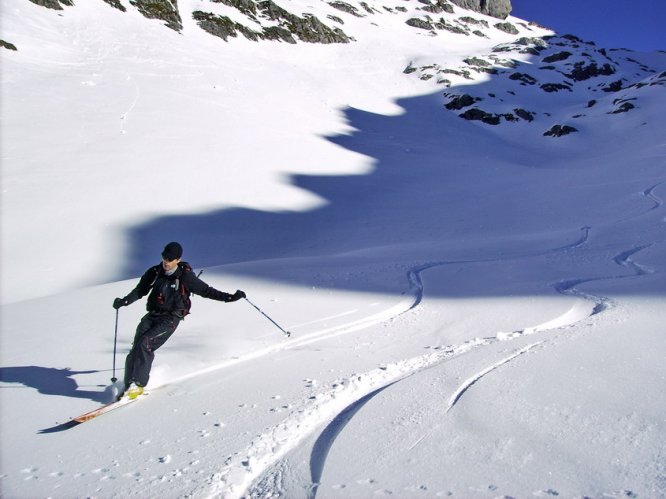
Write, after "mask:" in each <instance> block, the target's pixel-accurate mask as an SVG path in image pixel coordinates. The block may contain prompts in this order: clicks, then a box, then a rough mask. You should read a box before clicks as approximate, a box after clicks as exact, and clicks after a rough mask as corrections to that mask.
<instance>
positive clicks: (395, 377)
mask: <svg viewBox="0 0 666 499" xmlns="http://www.w3.org/2000/svg"><path fill="white" fill-rule="evenodd" d="M658 185H659V184H658ZM655 187H656V186H654V187H652V188H650V189H648V190H647V191H645V192H646V197H650V198H651V199H653V200H654V201H655V202H656V200H657V199H658V198H656V196H654V194H653V190H654V188H655ZM659 206H661V204H660V205H659ZM591 230H592V228H591V227H587V226H586V227H583V228H582V229H581V231H582V236H581V237H580V238H579V239H578V240H577V241H575V242H573V243H571V244H568V245H565V246H562V247H557V248H553V249H550V250H547V251H545V252H542V253H539V255H547V254H554V253H557V252H562V251H571V250H574V249H577V248H580V247H581V246H583V245H585V244H586V243H587V242H588V240H589V237H590V232H591ZM650 246H651V245H650V244H648V245H643V246H638V247H634V248H631V249H629V250H626V251H623V252H621V253H619V254H618V255H616V256H615V257H613V259H612V260H613V262H614V263H616V264H617V265H619V266H622V267H625V268H628V269H629V270H631V271H632V274H629V275H613V276H605V277H595V278H587V279H585V278H581V279H576V280H568V281H561V282H558V283H556V284H554V289H555V290H556V291H557V292H558V293H561V294H565V295H570V296H575V297H578V298H580V301H579V302H577V303H576V304H574V305H573V306H572V308H571V309H570V310H569V311H567V312H566V313H564V314H563V315H561V316H559V317H556V318H554V319H552V320H550V321H547V322H545V323H543V324H539V325H536V326H533V327H528V328H525V329H522V330H519V331H513V332H510V333H505V332H498V333H497V334H496V335H495V336H490V337H485V338H476V339H473V340H469V341H467V342H465V343H463V344H460V345H450V346H446V347H436V348H435V350H436V352H434V353H429V354H426V355H421V356H417V357H413V358H410V359H405V360H401V361H398V362H394V363H391V364H386V365H383V366H380V367H378V368H375V369H373V370H370V371H368V372H365V373H362V374H353V375H351V376H349V377H347V378H344V379H341V380H339V381H337V382H335V383H333V384H332V385H331V388H330V389H329V390H327V391H324V392H321V393H319V394H317V395H316V396H314V397H311V398H310V399H308V400H306V401H303V403H302V404H300V405H299V406H298V407H296V408H295V410H294V411H293V412H292V413H291V414H290V415H289V416H288V417H287V418H286V419H284V420H283V421H282V422H281V423H280V424H278V425H277V426H274V427H273V428H270V429H268V430H267V431H265V432H264V433H262V434H261V435H259V436H257V437H256V438H255V439H254V440H253V441H252V442H251V443H250V444H249V446H248V447H247V448H246V449H245V450H244V451H242V452H239V453H236V454H234V455H232V456H229V457H228V458H227V460H226V462H225V465H224V467H223V468H222V469H221V470H220V471H219V472H218V473H216V474H215V475H213V476H212V477H211V478H210V479H209V482H208V487H209V488H208V490H207V492H206V495H208V496H210V497H241V496H243V495H244V494H246V493H248V490H251V487H252V486H253V484H254V485H257V484H260V483H261V482H264V483H271V484H272V488H271V491H272V493H275V492H276V491H275V488H274V487H275V486H276V484H277V483H281V482H282V480H281V479H279V478H278V477H275V476H271V475H272V474H275V473H278V474H279V473H280V471H279V469H278V468H280V466H279V463H280V462H282V459H283V458H284V457H285V456H286V454H287V453H288V452H290V451H291V450H293V449H295V448H296V447H297V446H298V445H299V444H300V442H302V441H303V440H304V439H305V438H306V437H308V436H309V435H311V434H312V433H314V432H315V431H317V430H319V429H320V428H321V427H322V425H325V424H326V422H327V421H328V422H329V424H328V425H326V426H325V427H324V430H323V431H322V432H321V433H320V436H319V437H318V438H317V440H316V442H315V445H314V448H313V450H312V452H311V457H310V474H311V479H312V483H311V484H310V486H309V488H308V490H309V494H308V496H309V497H310V498H311V499H313V498H314V497H315V496H316V493H317V488H318V486H319V483H318V482H319V480H320V478H321V476H322V474H323V470H324V467H325V463H326V457H327V454H328V451H329V450H330V448H331V446H332V445H333V443H334V441H335V439H336V437H337V436H338V435H339V433H340V432H341V431H342V430H343V429H344V427H345V426H346V425H347V423H348V422H349V421H350V420H351V419H352V418H353V416H354V415H355V414H356V413H357V412H358V411H359V410H360V409H361V408H362V407H363V406H364V405H365V404H366V403H367V402H368V401H369V400H371V399H372V398H373V397H374V396H376V395H377V394H379V393H381V392H382V391H384V390H385V389H387V388H389V387H390V386H392V385H394V384H396V383H398V382H399V381H401V380H403V379H405V378H407V377H410V376H412V375H414V374H416V373H419V372H421V371H423V370H425V369H427V368H430V367H433V366H435V365H438V364H440V363H442V362H444V361H446V360H449V359H453V358H455V357H458V356H461V355H464V354H466V353H468V352H470V351H472V350H475V349H478V348H482V347H486V346H489V345H493V344H496V343H498V342H505V341H510V340H513V339H516V338H520V337H523V336H526V335H530V334H534V333H538V332H544V331H549V330H562V329H566V328H568V327H571V326H573V325H575V324H577V323H579V322H581V321H583V320H585V319H587V318H589V317H591V316H593V315H596V314H599V313H601V312H603V311H605V310H607V309H609V308H610V307H612V306H613V303H612V302H611V300H609V299H608V298H604V297H599V296H595V295H591V294H588V293H585V292H583V291H580V290H579V289H578V287H579V286H581V285H583V284H585V283H589V282H594V281H601V280H612V279H621V278H627V277H635V276H641V275H645V274H647V273H649V272H650V271H649V270H648V269H646V268H644V267H642V266H640V265H638V264H636V263H635V262H634V261H633V260H632V259H631V257H632V256H633V255H635V254H636V253H638V252H640V251H642V250H644V249H646V248H648V247H650ZM539 255H524V256H523V257H527V256H539ZM516 258H520V257H510V258H508V257H507V258H498V259H487V260H460V261H439V262H428V263H425V264H421V265H418V266H416V267H414V268H413V269H411V270H409V272H408V274H407V276H408V280H409V283H410V290H411V292H412V295H413V296H414V301H413V302H412V304H411V305H410V306H409V307H408V308H407V309H406V310H404V309H403V310H402V311H399V312H397V311H394V313H393V315H391V316H390V317H388V316H387V315H388V314H386V313H384V314H382V315H384V318H383V319H382V318H380V317H377V316H375V317H373V318H372V320H364V321H361V322H362V324H358V323H357V324H355V325H354V326H353V329H354V330H356V329H360V328H364V327H366V326H368V325H370V324H372V323H378V322H382V320H390V319H395V318H397V317H399V316H401V315H403V314H405V313H408V312H409V311H412V310H414V309H415V308H416V307H417V306H418V305H419V304H420V303H421V302H422V301H423V296H424V285H423V281H422V278H421V275H422V273H423V272H425V271H427V270H429V269H432V268H435V267H440V266H444V265H456V264H466V263H486V262H501V261H507V260H512V259H514V260H515V259H516ZM349 330H350V329H349V327H345V328H340V329H338V330H333V331H330V332H329V333H328V334H324V332H318V333H316V334H313V335H310V337H309V338H307V339H304V340H300V341H298V344H299V345H302V344H304V343H303V342H305V343H310V342H312V341H317V340H319V339H322V336H323V337H326V338H329V337H331V336H336V335H338V334H346V333H347V332H349ZM543 343H544V342H543V341H540V342H536V343H533V344H530V345H528V346H526V347H523V348H521V349H519V350H517V351H516V352H514V353H512V354H511V355H510V356H508V357H506V358H504V359H502V360H500V361H499V362H496V363H494V364H493V365H491V366H489V367H487V368H485V369H483V370H481V371H479V372H478V373H477V374H475V375H473V376H472V377H470V378H469V379H468V380H466V381H465V382H464V383H462V384H461V385H460V386H459V387H458V388H457V389H456V391H455V392H454V393H453V394H452V395H451V397H450V398H449V401H448V407H447V409H446V412H447V413H448V412H449V411H451V410H452V409H453V408H454V406H455V405H456V404H457V403H458V402H459V401H460V399H461V398H462V397H463V395H464V394H465V393H466V392H467V391H468V390H469V389H470V388H471V387H472V386H473V385H474V384H475V383H477V382H478V381H479V380H480V379H481V378H483V377H484V376H486V375H488V374H489V373H491V372H493V371H495V370H497V369H498V368H500V367H501V366H503V365H505V364H507V363H509V362H511V361H512V360H514V359H516V358H517V357H519V356H522V355H523V354H525V353H527V352H529V351H530V350H532V349H533V348H535V347H536V346H539V345H542V344H543ZM283 348H285V347H284V346H282V347H276V348H274V349H273V350H276V349H283ZM264 353H267V352H264ZM262 355H263V353H262ZM424 438H425V437H424ZM421 440H422V439H421ZM418 443H420V441H419V442H417V443H416V444H414V445H413V447H415V446H416V445H418ZM255 492H257V493H258V495H261V491H255ZM250 495H251V496H254V495H255V494H254V493H252V492H250Z"/></svg>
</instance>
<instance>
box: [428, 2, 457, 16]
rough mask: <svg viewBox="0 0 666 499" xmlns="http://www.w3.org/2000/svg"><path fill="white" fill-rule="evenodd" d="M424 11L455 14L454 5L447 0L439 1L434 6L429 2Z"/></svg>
mask: <svg viewBox="0 0 666 499" xmlns="http://www.w3.org/2000/svg"><path fill="white" fill-rule="evenodd" d="M422 10H425V11H426V12H432V13H433V14H440V13H442V12H447V13H449V14H453V5H451V4H450V3H448V2H447V1H446V0H437V1H436V2H435V3H434V4H431V3H430V2H428V3H427V4H426V6H425V7H422Z"/></svg>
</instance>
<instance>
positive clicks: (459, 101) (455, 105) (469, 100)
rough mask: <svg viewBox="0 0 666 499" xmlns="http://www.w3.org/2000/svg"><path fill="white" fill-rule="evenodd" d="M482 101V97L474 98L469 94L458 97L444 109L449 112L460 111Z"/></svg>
mask: <svg viewBox="0 0 666 499" xmlns="http://www.w3.org/2000/svg"><path fill="white" fill-rule="evenodd" d="M480 100H482V99H481V98H480V97H472V96H471V95H469V94H463V95H456V96H454V97H453V99H451V100H450V101H449V102H448V104H446V105H445V106H444V107H445V108H446V109H449V110H456V111H459V110H461V109H463V108H465V107H469V106H471V105H472V104H474V103H476V102H479V101H480Z"/></svg>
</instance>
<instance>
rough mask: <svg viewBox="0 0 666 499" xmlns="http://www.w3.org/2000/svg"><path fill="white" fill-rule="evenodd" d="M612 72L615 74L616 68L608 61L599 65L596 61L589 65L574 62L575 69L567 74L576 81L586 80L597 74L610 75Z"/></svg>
mask: <svg viewBox="0 0 666 499" xmlns="http://www.w3.org/2000/svg"><path fill="white" fill-rule="evenodd" d="M612 74H615V68H614V67H613V66H611V65H610V64H608V63H606V64H604V65H603V66H601V67H599V66H597V64H596V63H594V62H593V63H591V64H588V65H587V66H585V64H584V63H583V62H577V63H576V64H574V70H573V71H572V72H571V73H569V74H568V75H566V76H567V77H569V78H571V79H572V80H574V81H584V80H589V79H590V78H594V77H596V76H609V75H612Z"/></svg>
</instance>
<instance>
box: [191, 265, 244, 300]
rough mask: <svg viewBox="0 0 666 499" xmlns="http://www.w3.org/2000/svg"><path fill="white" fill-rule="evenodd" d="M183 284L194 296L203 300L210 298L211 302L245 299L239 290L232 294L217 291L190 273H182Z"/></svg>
mask: <svg viewBox="0 0 666 499" xmlns="http://www.w3.org/2000/svg"><path fill="white" fill-rule="evenodd" d="M183 284H184V285H185V288H186V289H188V290H189V291H190V292H192V293H194V294H195V295H199V296H202V297H204V298H210V299H211V300H217V301H224V302H230V301H236V300H240V299H241V298H245V293H243V292H242V291H241V290H240V289H239V290H238V291H236V292H235V293H234V294H229V293H225V292H224V291H219V290H217V289H215V288H214V287H213V286H209V285H208V284H206V283H205V282H203V281H202V280H201V279H199V278H198V277H197V276H196V275H195V274H194V272H192V271H185V272H184V273H183Z"/></svg>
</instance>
